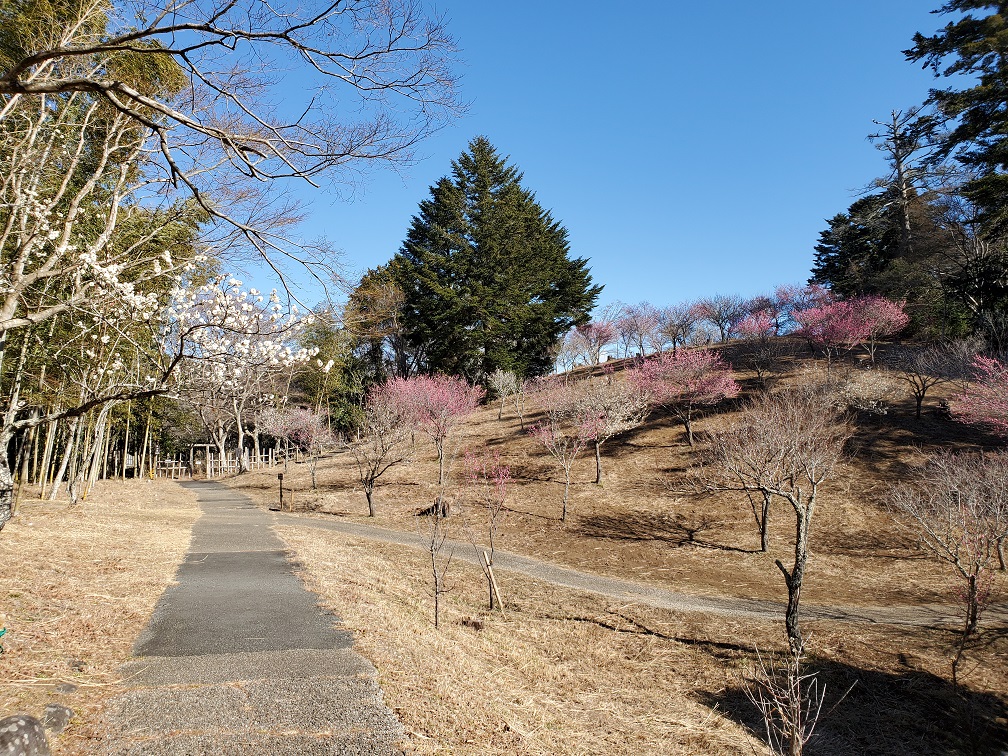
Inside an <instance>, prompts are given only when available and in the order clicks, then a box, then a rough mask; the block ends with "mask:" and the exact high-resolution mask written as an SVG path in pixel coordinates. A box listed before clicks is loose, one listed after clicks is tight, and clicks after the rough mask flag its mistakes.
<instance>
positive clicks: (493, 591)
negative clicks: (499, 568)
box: [483, 551, 504, 614]
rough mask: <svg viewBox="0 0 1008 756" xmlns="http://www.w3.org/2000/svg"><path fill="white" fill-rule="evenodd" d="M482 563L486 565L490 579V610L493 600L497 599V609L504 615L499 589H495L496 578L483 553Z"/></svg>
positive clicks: (491, 565)
mask: <svg viewBox="0 0 1008 756" xmlns="http://www.w3.org/2000/svg"><path fill="white" fill-rule="evenodd" d="M483 561H484V562H485V564H486V571H487V575H488V576H489V577H490V608H491V609H493V598H494V596H496V597H497V608H498V609H500V610H501V614H503V613H504V602H503V601H502V600H501V595H500V588H498V587H497V577H496V576H495V575H494V571H493V564H491V562H490V555H489V554H488V553H487V552H486V551H484V552H483Z"/></svg>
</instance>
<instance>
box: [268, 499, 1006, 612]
mask: <svg viewBox="0 0 1008 756" xmlns="http://www.w3.org/2000/svg"><path fill="white" fill-rule="evenodd" d="M276 518H277V524H280V525H294V526H297V527H311V528H318V529H321V530H334V531H337V532H340V533H345V534H347V535H350V536H355V537H357V538H365V539H369V540H374V541H381V542H384V543H393V544H399V545H402V546H410V547H412V548H422V546H421V543H420V540H419V539H418V538H417V536H416V534H414V533H406V532H403V531H400V530H393V529H391V528H383V527H380V526H377V525H370V524H365V523H360V522H354V521H350V520H340V519H336V518H331V517H329V518H324V519H323V518H321V517H318V516H312V515H297V514H287V513H284V514H279V513H278V514H277V515H276ZM446 548H449V549H450V548H454V558H455V559H463V560H466V561H469V562H472V563H474V564H477V563H478V562H477V559H476V556H475V554H474V552H473V548H472V546H471V545H470V544H469V543H466V542H462V541H455V542H448V543H447V544H446ZM494 568H495V569H496V570H497V571H501V570H507V571H511V572H518V573H521V574H523V575H528V576H529V577H532V578H535V579H536V580H541V581H543V582H545V583H551V584H552V585H558V586H562V587H565V588H573V589H574V590H578V591H585V592H587V593H594V594H597V595H600V596H605V597H607V598H612V599H616V600H618V601H621V602H626V603H637V604H643V605H646V606H653V607H657V608H659V609H670V610H672V611H677V612H700V613H705V614H715V615H721V616H729V617H751V618H754V619H762V620H770V621H779V620H781V619H782V618H783V617H784V610H785V608H786V605H785V604H784V603H783V602H780V601H765V600H760V599H744V598H722V597H717V596H695V595H692V594H688V593H681V592H679V591H674V590H669V589H667V588H661V587H658V586H654V585H647V584H644V583H638V582H636V581H633V580H624V579H621V578H614V577H606V576H604V575H596V574H593V573H589V572H583V571H581V570H576V569H572V568H570V567H564V566H561V565H557V564H552V563H550V562H544V561H541V560H539V559H533V558H532V557H527V556H523V555H521V554H514V553H510V552H507V551H502V550H500V549H498V550H497V551H495V552H494ZM781 591H782V592H783V591H784V587H783V585H782V586H781ZM801 612H802V619H803V620H833V621H836V622H852V623H858V624H862V623H863V624H880V625H910V626H916V627H943V626H956V625H957V624H958V623H959V622H960V621H961V617H960V613H959V612H960V610H959V608H958V607H957V606H954V605H945V604H903V605H899V604H896V605H890V606H856V607H855V606H825V605H822V604H812V603H808V602H805V603H803V604H802V610H801ZM984 623H985V625H987V626H988V627H989V626H991V625H998V626H1006V627H1008V604H1005V603H997V604H992V605H991V606H989V607H988V608H987V610H986V611H985V613H984Z"/></svg>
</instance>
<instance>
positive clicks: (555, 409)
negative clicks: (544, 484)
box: [529, 381, 592, 520]
mask: <svg viewBox="0 0 1008 756" xmlns="http://www.w3.org/2000/svg"><path fill="white" fill-rule="evenodd" d="M578 386H579V384H576V383H574V384H571V383H567V382H566V381H564V382H560V381H550V382H547V383H546V384H545V385H543V386H541V387H540V388H539V390H538V391H537V392H536V394H535V397H536V400H537V403H538V404H539V405H540V406H541V407H542V409H543V419H542V420H541V421H540V422H538V423H536V424H535V425H533V426H532V427H531V428H529V433H530V434H531V435H532V437H533V438H535V439H537V440H538V441H539V442H540V443H541V444H542V445H543V446H545V447H546V450H547V451H548V452H549V453H550V454H552V455H553V457H554V458H555V459H556V461H557V463H558V464H559V465H560V467H561V469H562V470H563V471H564V495H563V509H562V510H561V513H560V519H561V520H566V519H567V502H568V500H569V499H570V482H571V468H572V467H573V466H574V460H576V459H577V458H578V455H579V454H581V452H582V451H584V448H585V446H587V444H588V441H589V439H590V437H591V433H592V431H591V428H590V427H588V426H587V425H586V424H585V423H584V422H582V420H581V419H580V418H579V417H578V411H577V407H578V400H579V388H577V387H578Z"/></svg>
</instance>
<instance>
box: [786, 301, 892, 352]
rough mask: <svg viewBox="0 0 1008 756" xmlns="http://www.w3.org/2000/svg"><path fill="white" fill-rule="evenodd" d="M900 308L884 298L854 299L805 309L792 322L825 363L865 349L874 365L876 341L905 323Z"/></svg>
mask: <svg viewBox="0 0 1008 756" xmlns="http://www.w3.org/2000/svg"><path fill="white" fill-rule="evenodd" d="M904 304H905V303H903V302H893V301H892V300H889V299H886V298H885V297H874V296H871V297H856V298H854V299H847V300H841V301H834V302H825V303H824V304H820V305H816V306H812V307H808V308H806V309H803V310H800V311H797V312H795V314H794V318H795V320H796V321H797V323H798V325H799V333H800V334H801V335H803V336H805V337H806V338H807V339H808V340H809V341H810V342H812V343H813V344H815V345H817V346H819V347H820V348H821V349H823V351H824V352H825V353H826V357H827V360H830V359H831V358H832V357H833V356H834V355H836V354H838V353H839V352H840V351H841V350H846V351H849V350H851V349H853V348H854V347H856V346H860V345H865V346H866V348H867V349H868V354H869V355H870V356H871V358H872V362H874V361H875V349H876V344H877V341H878V339H880V338H885V337H886V336H892V335H894V334H896V333H898V332H899V331H901V330H902V329H903V328H904V327H906V324H907V323H908V322H909V320H910V318H909V316H908V315H907V314H906V313H905V312H903V307H904Z"/></svg>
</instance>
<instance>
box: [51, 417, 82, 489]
mask: <svg viewBox="0 0 1008 756" xmlns="http://www.w3.org/2000/svg"><path fill="white" fill-rule="evenodd" d="M79 428H80V418H79V417H75V418H74V419H73V420H72V421H71V423H70V428H69V430H68V431H67V440H66V447H65V448H64V450H63V460H62V461H61V462H60V466H59V470H57V471H56V475H55V476H53V482H52V490H51V491H50V492H49V501H56V497H57V496H58V495H59V490H60V486H62V485H63V478H64V476H66V474H67V468H69V466H70V455H71V454H73V451H74V446H75V445H76V443H77V431H78V429H79Z"/></svg>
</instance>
